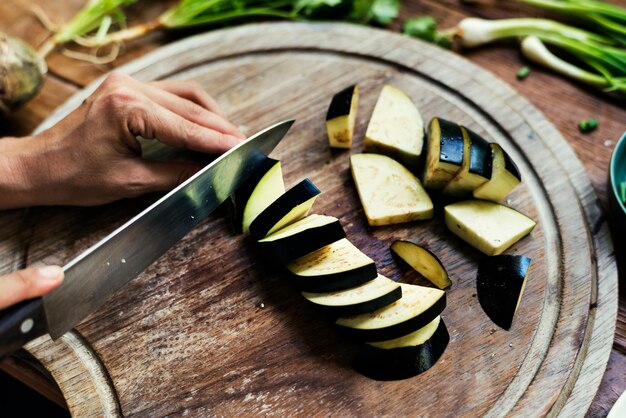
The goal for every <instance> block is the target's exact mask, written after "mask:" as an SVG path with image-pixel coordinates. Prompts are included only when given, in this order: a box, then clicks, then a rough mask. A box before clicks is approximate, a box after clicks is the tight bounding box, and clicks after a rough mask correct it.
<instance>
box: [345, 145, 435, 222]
mask: <svg viewBox="0 0 626 418" xmlns="http://www.w3.org/2000/svg"><path fill="white" fill-rule="evenodd" d="M350 166H351V168H352V177H353V178H354V182H355V183H356V188H357V191H358V193H359V198H360V200H361V204H362V205H363V210H364V211H365V216H366V217H367V222H368V223H369V224H370V225H372V226H378V225H391V224H398V223H403V222H411V221H418V220H424V219H431V218H432V217H433V213H434V211H433V202H432V201H431V200H430V196H428V193H426V191H425V190H424V188H423V187H422V184H421V183H420V181H419V180H418V179H417V177H415V176H414V175H413V173H411V172H410V171H409V170H407V169H406V168H405V167H404V166H403V165H402V164H400V163H398V162H397V161H395V160H393V159H391V158H389V157H387V156H384V155H378V154H353V155H352V156H351V157H350Z"/></svg>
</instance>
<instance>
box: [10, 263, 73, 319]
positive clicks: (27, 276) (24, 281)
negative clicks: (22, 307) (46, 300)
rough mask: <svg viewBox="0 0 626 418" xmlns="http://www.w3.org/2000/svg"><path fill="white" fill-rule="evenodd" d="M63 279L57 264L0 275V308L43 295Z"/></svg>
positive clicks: (61, 271) (61, 270)
mask: <svg viewBox="0 0 626 418" xmlns="http://www.w3.org/2000/svg"><path fill="white" fill-rule="evenodd" d="M62 281H63V269H61V267H58V266H46V267H38V268H37V267H31V268H27V269H24V270H18V271H16V272H13V273H10V274H6V275H4V276H0V310H1V309H4V308H8V307H9V306H11V305H13V304H15V303H18V302H21V301H23V300H26V299H32V298H36V297H38V296H43V295H45V294H46V293H48V292H50V291H51V290H53V289H55V288H57V287H58V286H59V285H60V284H61V282H62Z"/></svg>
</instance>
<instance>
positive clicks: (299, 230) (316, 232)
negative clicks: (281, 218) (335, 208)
mask: <svg viewBox="0 0 626 418" xmlns="http://www.w3.org/2000/svg"><path fill="white" fill-rule="evenodd" d="M345 237H346V233H345V232H344V230H343V228H342V226H341V223H340V222H339V220H338V219H337V218H335V217H333V216H324V215H317V214H313V215H309V216H307V217H306V218H303V219H300V220H299V221H297V222H294V223H292V224H291V225H289V226H286V227H285V228H283V229H279V230H278V231H276V232H274V233H273V234H271V235H268V236H267V237H265V238H263V239H262V240H260V241H259V242H258V244H259V247H260V248H261V251H263V253H264V254H266V255H267V257H268V258H269V259H271V260H272V261H274V262H275V263H277V264H281V265H284V264H287V263H288V262H290V261H293V260H295V259H296V258H300V257H302V256H305V255H307V254H309V253H312V252H313V251H316V250H319V249H320V248H322V247H324V246H326V245H328V244H332V243H333V242H335V241H339V240H340V239H342V238H345Z"/></svg>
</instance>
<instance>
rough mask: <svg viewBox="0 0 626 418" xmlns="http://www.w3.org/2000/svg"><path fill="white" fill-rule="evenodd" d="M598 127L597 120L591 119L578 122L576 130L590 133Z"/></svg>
mask: <svg viewBox="0 0 626 418" xmlns="http://www.w3.org/2000/svg"><path fill="white" fill-rule="evenodd" d="M597 127H598V119H596V118H591V119H585V120H581V121H580V122H578V129H579V130H580V132H585V133H586V132H591V131H593V130H594V129H596V128H597Z"/></svg>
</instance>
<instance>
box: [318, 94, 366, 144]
mask: <svg viewBox="0 0 626 418" xmlns="http://www.w3.org/2000/svg"><path fill="white" fill-rule="evenodd" d="M358 107H359V86H358V85H356V84H355V85H353V86H350V87H348V88H346V89H344V90H342V91H340V92H339V93H337V94H335V95H334V96H333V99H332V101H331V102H330V106H329V107H328V112H327V113H326V132H327V133H328V142H329V144H330V146H331V147H332V148H350V147H351V146H352V136H353V134H354V124H355V122H356V114H357V110H358Z"/></svg>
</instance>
